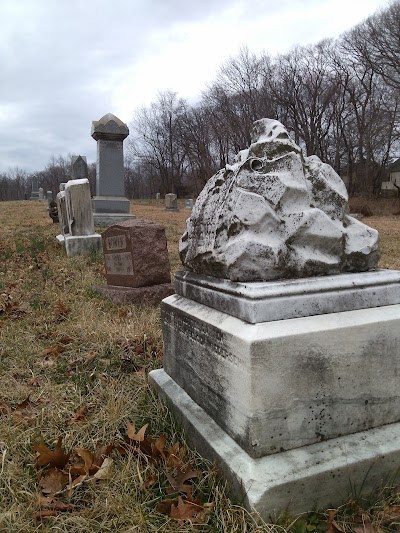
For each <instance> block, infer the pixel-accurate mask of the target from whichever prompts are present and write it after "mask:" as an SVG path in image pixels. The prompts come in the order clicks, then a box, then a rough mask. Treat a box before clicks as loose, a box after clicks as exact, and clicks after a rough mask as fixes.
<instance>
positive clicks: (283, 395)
mask: <svg viewBox="0 0 400 533" xmlns="http://www.w3.org/2000/svg"><path fill="white" fill-rule="evenodd" d="M347 213H348V208H347V192H346V189H345V187H344V185H343V183H342V182H341V180H340V178H339V176H337V174H336V173H335V172H334V171H333V169H332V168H331V167H330V166H328V165H325V164H324V163H322V162H321V161H320V160H319V159H318V158H316V157H315V156H314V157H305V158H304V157H303V156H302V154H301V151H300V148H299V147H298V146H297V145H296V144H295V143H294V142H293V141H291V140H290V138H289V136H288V133H287V131H286V130H285V128H284V127H283V126H282V124H280V123H279V122H277V121H274V120H269V119H262V120H260V121H257V122H256V123H255V125H254V133H253V142H252V144H251V146H250V147H249V148H248V149H247V150H244V151H242V152H240V153H239V154H238V156H237V160H236V162H235V164H234V165H232V166H229V165H227V166H226V167H225V169H223V170H221V171H219V172H218V173H217V174H216V175H215V176H213V177H212V178H211V179H210V180H209V181H208V182H207V184H206V186H205V188H204V190H203V191H202V192H201V194H200V196H199V197H198V199H197V201H196V204H195V205H194V208H193V211H192V214H191V217H190V218H189V219H188V221H187V231H186V232H185V234H184V235H183V237H182V239H181V242H180V254H181V259H182V262H183V264H184V265H185V267H186V268H187V270H186V271H185V272H182V273H178V274H177V275H176V287H175V289H176V292H177V294H176V295H174V296H170V297H168V298H166V299H165V300H164V301H163V302H162V306H161V311H162V324H163V336H164V369H160V370H155V371H153V372H151V373H150V374H149V379H150V382H151V383H152V384H153V385H154V386H155V387H156V388H157V389H158V390H159V392H160V394H161V395H162V396H163V397H165V398H167V399H168V401H169V404H170V405H171V406H172V408H173V409H174V411H175V412H176V414H177V416H178V417H179V419H180V421H181V422H182V423H183V425H184V427H185V428H186V435H187V437H188V440H189V441H190V442H191V443H192V444H193V445H194V446H196V447H197V449H198V450H199V451H200V452H202V453H203V454H204V455H206V456H207V457H208V458H210V459H211V460H213V461H216V463H217V465H218V466H219V468H220V469H221V470H222V471H223V472H224V474H225V476H226V477H227V478H228V479H229V481H230V483H231V487H232V491H233V494H234V495H235V496H236V497H237V498H239V499H241V500H242V501H244V503H245V504H246V506H247V507H248V508H249V509H252V508H255V509H256V511H258V512H259V513H260V514H261V515H262V516H263V517H264V518H265V519H267V520H268V518H269V517H270V516H271V515H272V516H274V515H275V514H278V513H281V512H283V511H288V512H289V513H298V512H307V511H310V510H312V509H314V508H317V507H319V506H334V505H338V504H340V503H342V502H343V500H344V499H345V498H346V496H348V495H350V494H351V493H352V490H356V491H358V492H360V491H363V492H364V493H365V492H368V491H369V490H371V489H372V488H373V487H374V486H375V485H378V484H379V483H381V482H386V481H387V479H388V477H390V476H393V475H395V474H396V473H397V476H398V475H399V470H398V464H399V461H400V392H399V387H398V379H397V376H398V375H399V373H400V334H399V331H400V271H388V270H377V269H376V267H377V262H378V257H379V247H378V234H377V232H376V231H375V230H373V229H372V228H369V227H367V226H365V225H364V224H362V223H361V222H359V221H357V220H355V219H353V218H352V217H350V216H349V215H348V214H347ZM392 480H393V479H392Z"/></svg>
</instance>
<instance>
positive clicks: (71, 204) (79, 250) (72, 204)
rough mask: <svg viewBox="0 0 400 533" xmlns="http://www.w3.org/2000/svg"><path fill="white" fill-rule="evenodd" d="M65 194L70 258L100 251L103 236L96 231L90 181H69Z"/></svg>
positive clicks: (66, 240)
mask: <svg viewBox="0 0 400 533" xmlns="http://www.w3.org/2000/svg"><path fill="white" fill-rule="evenodd" d="M64 193H65V204H66V210H67V219H68V234H67V235H65V249H66V251H67V255H68V257H70V256H73V255H88V254H90V253H92V252H93V251H95V252H96V251H99V250H100V249H101V235H99V234H98V233H95V230H94V222H93V213H92V204H91V195H90V185H89V180H87V179H80V180H71V181H68V182H67V184H66V185H65V191H64Z"/></svg>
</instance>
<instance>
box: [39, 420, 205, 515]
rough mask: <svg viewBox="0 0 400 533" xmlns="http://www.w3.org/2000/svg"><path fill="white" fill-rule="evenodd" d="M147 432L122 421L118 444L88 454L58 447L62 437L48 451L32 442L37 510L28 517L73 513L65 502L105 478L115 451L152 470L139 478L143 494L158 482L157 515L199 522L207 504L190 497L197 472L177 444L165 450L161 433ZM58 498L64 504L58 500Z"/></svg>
mask: <svg viewBox="0 0 400 533" xmlns="http://www.w3.org/2000/svg"><path fill="white" fill-rule="evenodd" d="M147 429H148V424H145V425H144V426H142V427H141V428H140V429H139V430H137V429H136V427H135V424H131V423H128V424H127V428H126V437H125V442H124V444H123V445H122V446H119V447H115V445H114V443H111V444H108V445H104V444H100V443H98V444H97V446H96V449H95V451H94V452H92V451H90V450H88V449H86V448H75V449H74V450H73V451H72V450H70V451H66V450H64V449H63V447H62V437H59V438H58V440H57V444H56V445H55V447H54V448H51V447H49V446H48V445H47V444H46V443H45V442H44V441H43V439H42V440H41V441H40V442H39V443H38V444H35V445H34V449H35V450H36V452H37V454H36V465H37V467H38V469H39V471H38V482H39V487H40V489H41V494H39V496H38V504H39V510H38V511H37V512H36V513H34V518H35V520H36V521H40V520H43V519H46V518H49V517H54V516H57V515H58V514H59V513H61V512H65V511H71V510H73V509H75V506H74V505H73V504H72V503H71V502H70V499H71V497H72V496H73V494H74V491H75V490H76V489H77V488H78V487H81V486H82V485H85V484H87V483H94V482H96V481H101V480H103V481H104V480H108V479H110V478H111V476H112V465H113V459H112V458H111V455H112V453H113V451H114V450H117V451H118V452H119V453H120V455H121V456H122V457H124V456H126V455H128V454H133V455H136V456H138V458H139V460H144V461H145V462H146V463H147V464H153V465H155V466H157V468H158V470H159V471H158V473H157V472H152V473H151V474H150V475H148V476H147V478H146V479H144V480H143V479H141V488H142V490H149V489H150V488H151V487H153V486H154V485H155V484H156V483H157V481H158V485H159V486H160V489H161V491H162V493H161V496H160V498H158V500H159V502H158V504H157V506H156V510H157V511H158V512H160V513H163V514H167V515H168V516H170V517H171V518H173V519H175V520H177V521H178V522H180V523H184V522H186V521H189V522H193V523H200V522H204V521H205V520H206V518H207V515H208V513H209V512H210V510H211V508H212V504H211V503H202V502H201V498H200V496H197V497H196V498H195V499H194V498H193V497H192V492H193V490H194V488H195V486H194V484H193V480H195V479H196V478H198V477H199V476H200V475H201V471H199V470H193V465H192V464H191V463H190V462H189V463H185V462H184V455H185V453H184V450H183V449H182V448H180V446H179V444H178V443H175V444H174V445H168V446H167V443H166V438H165V436H164V435H161V436H160V437H158V438H154V437H152V436H150V435H146V432H147ZM139 477H140V475H139ZM60 497H63V498H64V499H65V498H66V499H67V500H68V501H66V502H65V501H62V500H60V499H59V498H60Z"/></svg>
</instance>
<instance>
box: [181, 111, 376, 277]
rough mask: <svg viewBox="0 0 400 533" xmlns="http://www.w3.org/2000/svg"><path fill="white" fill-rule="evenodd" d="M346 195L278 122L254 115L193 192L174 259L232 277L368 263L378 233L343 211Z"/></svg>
mask: <svg viewBox="0 0 400 533" xmlns="http://www.w3.org/2000/svg"><path fill="white" fill-rule="evenodd" d="M347 202H348V196H347V191H346V187H345V185H344V183H343V181H342V180H341V179H340V177H339V176H338V175H337V174H336V173H335V171H334V170H333V169H332V168H331V167H330V166H329V165H327V164H325V163H323V162H321V161H320V160H319V159H318V157H316V156H311V157H303V155H302V153H301V150H300V148H299V147H298V146H297V145H296V144H295V143H294V142H293V141H292V140H291V139H290V138H289V135H288V133H287V131H286V129H285V128H284V126H283V125H282V124H281V123H280V122H278V121H276V120H271V119H261V120H258V121H256V122H255V123H254V131H253V142H252V144H251V145H250V147H249V148H248V149H247V150H242V151H241V152H239V154H238V155H237V157H236V161H235V163H234V164H233V165H227V166H226V167H225V168H224V169H222V170H220V171H219V172H217V173H216V174H215V175H214V176H213V177H212V178H211V179H210V180H209V181H208V182H207V184H206V186H205V187H204V189H203V191H202V192H201V193H200V195H199V197H198V199H197V201H196V203H195V205H194V208H193V211H192V214H191V217H190V218H189V220H188V222H187V230H186V232H185V234H184V235H183V237H182V239H181V241H180V246H179V250H180V256H181V260H182V263H183V264H184V265H185V266H186V267H187V268H188V269H189V270H192V271H194V272H196V273H199V274H206V275H209V276H214V277H222V278H227V279H231V280H233V281H267V280H274V279H280V278H297V277H309V276H316V275H327V274H338V273H341V272H363V271H367V270H371V269H374V268H375V267H376V265H377V262H378V259H379V237H378V232H377V231H376V230H374V229H372V228H369V227H368V226H366V225H365V224H362V223H361V222H359V221H357V220H355V219H354V218H352V217H350V216H349V215H348V206H347Z"/></svg>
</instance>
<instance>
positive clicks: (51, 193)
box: [46, 191, 53, 205]
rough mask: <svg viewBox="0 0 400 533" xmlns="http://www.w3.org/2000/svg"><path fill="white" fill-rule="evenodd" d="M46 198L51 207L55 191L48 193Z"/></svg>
mask: <svg viewBox="0 0 400 533" xmlns="http://www.w3.org/2000/svg"><path fill="white" fill-rule="evenodd" d="M46 198H47V202H48V203H49V205H50V202H52V201H53V191H47V193H46Z"/></svg>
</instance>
